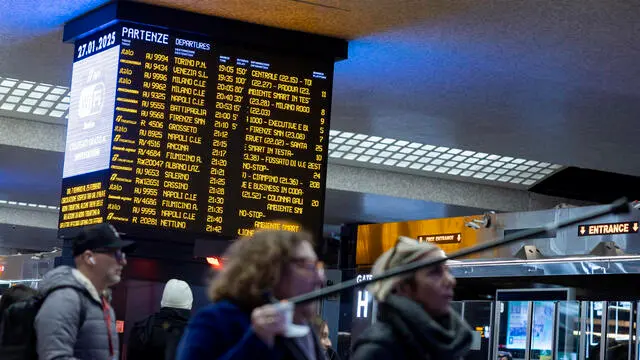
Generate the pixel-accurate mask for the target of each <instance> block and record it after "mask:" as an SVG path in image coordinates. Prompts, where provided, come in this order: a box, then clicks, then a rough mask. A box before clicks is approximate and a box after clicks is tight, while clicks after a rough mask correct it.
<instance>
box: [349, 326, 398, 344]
mask: <svg viewBox="0 0 640 360" xmlns="http://www.w3.org/2000/svg"><path fill="white" fill-rule="evenodd" d="M360 342H374V343H394V342H395V334H394V332H393V328H392V327H391V326H390V325H389V324H387V323H385V322H382V321H378V322H376V323H374V324H373V325H371V326H369V327H368V328H367V329H366V330H365V331H363V332H362V334H361V335H360V336H359V337H358V338H357V339H356V341H355V344H357V343H360Z"/></svg>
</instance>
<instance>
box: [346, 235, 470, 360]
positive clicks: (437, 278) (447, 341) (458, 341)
mask: <svg viewBox="0 0 640 360" xmlns="http://www.w3.org/2000/svg"><path fill="white" fill-rule="evenodd" d="M444 256H445V254H444V252H443V251H442V250H441V249H440V248H438V247H437V246H435V245H433V244H430V243H420V242H418V241H416V240H414V239H411V238H408V237H404V236H400V237H399V238H398V241H397V243H396V245H395V246H394V247H393V248H392V249H390V250H388V251H386V252H385V253H384V254H382V255H381V256H380V257H379V258H378V259H377V260H376V262H375V264H374V265H373V269H372V271H371V274H372V275H374V276H375V275H379V274H381V273H383V272H385V271H387V270H389V269H392V268H394V267H398V266H402V265H406V264H409V263H413V262H416V261H421V260H425V259H436V258H442V257H444ZM455 285H456V280H455V278H454V277H453V275H451V273H450V272H449V268H448V267H447V265H446V263H441V264H439V265H436V266H430V267H426V268H422V269H420V270H417V271H415V272H412V273H410V274H407V275H400V276H396V277H392V278H389V279H385V280H382V281H379V282H375V283H372V284H371V285H369V287H368V290H369V291H370V292H371V293H373V295H374V296H375V298H376V300H377V301H378V319H377V322H376V323H374V324H373V325H372V326H371V327H369V328H368V329H367V330H365V331H364V333H363V334H362V335H361V336H360V337H359V338H358V339H357V340H356V341H355V342H354V345H353V355H352V356H351V359H352V360H386V359H389V360H391V359H392V360H403V359H422V360H425V359H426V360H429V359H438V360H450V359H461V358H463V357H464V355H465V354H466V353H467V352H468V350H469V348H470V346H471V342H472V330H471V328H470V327H469V325H467V324H466V323H465V321H464V320H463V319H461V318H460V316H459V315H458V314H456V313H455V312H454V311H452V310H451V301H452V300H453V289H454V287H455Z"/></svg>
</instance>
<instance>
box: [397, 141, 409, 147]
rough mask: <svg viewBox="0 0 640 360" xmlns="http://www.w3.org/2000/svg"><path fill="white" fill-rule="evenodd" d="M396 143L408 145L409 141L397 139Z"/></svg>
mask: <svg viewBox="0 0 640 360" xmlns="http://www.w3.org/2000/svg"><path fill="white" fill-rule="evenodd" d="M396 145H398V146H407V145H409V142H408V141H404V140H398V141H396Z"/></svg>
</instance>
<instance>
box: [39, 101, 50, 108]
mask: <svg viewBox="0 0 640 360" xmlns="http://www.w3.org/2000/svg"><path fill="white" fill-rule="evenodd" d="M38 106H40V107H43V108H50V107H52V106H53V102H51V101H40V105H38Z"/></svg>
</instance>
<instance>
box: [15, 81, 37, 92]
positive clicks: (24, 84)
mask: <svg viewBox="0 0 640 360" xmlns="http://www.w3.org/2000/svg"><path fill="white" fill-rule="evenodd" d="M32 87H33V83H32V82H26V81H23V82H21V83H20V84H18V89H24V90H29V89H31V88H32Z"/></svg>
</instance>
